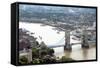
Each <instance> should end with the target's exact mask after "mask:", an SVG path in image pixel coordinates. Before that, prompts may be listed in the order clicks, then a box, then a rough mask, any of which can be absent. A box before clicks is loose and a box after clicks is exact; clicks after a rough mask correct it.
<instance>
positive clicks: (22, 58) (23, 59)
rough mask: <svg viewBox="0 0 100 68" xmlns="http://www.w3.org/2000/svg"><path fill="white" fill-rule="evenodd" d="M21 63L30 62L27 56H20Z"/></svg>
mask: <svg viewBox="0 0 100 68" xmlns="http://www.w3.org/2000/svg"><path fill="white" fill-rule="evenodd" d="M19 63H20V64H28V59H27V58H26V57H25V56H21V57H19Z"/></svg>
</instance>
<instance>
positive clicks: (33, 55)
mask: <svg viewBox="0 0 100 68" xmlns="http://www.w3.org/2000/svg"><path fill="white" fill-rule="evenodd" d="M38 57H39V49H37V48H32V58H38Z"/></svg>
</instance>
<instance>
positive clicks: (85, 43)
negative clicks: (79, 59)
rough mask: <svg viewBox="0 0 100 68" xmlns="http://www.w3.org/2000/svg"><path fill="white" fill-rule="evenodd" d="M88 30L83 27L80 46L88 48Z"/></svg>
mask: <svg viewBox="0 0 100 68" xmlns="http://www.w3.org/2000/svg"><path fill="white" fill-rule="evenodd" d="M87 33H88V32H87V31H86V28H84V29H83V35H82V44H81V45H82V48H89V44H88V34H87Z"/></svg>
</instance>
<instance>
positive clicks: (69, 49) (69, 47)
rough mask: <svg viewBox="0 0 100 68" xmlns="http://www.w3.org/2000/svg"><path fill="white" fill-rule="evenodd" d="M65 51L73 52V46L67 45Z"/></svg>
mask: <svg viewBox="0 0 100 68" xmlns="http://www.w3.org/2000/svg"><path fill="white" fill-rule="evenodd" d="M64 50H68V51H72V47H71V45H70V44H69V45H65V46H64Z"/></svg>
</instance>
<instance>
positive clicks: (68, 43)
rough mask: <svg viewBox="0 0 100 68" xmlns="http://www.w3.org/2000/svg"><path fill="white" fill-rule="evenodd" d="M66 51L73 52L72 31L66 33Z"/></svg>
mask: <svg viewBox="0 0 100 68" xmlns="http://www.w3.org/2000/svg"><path fill="white" fill-rule="evenodd" d="M64 50H69V51H71V50H72V46H71V45H70V30H66V31H65V46H64Z"/></svg>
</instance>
